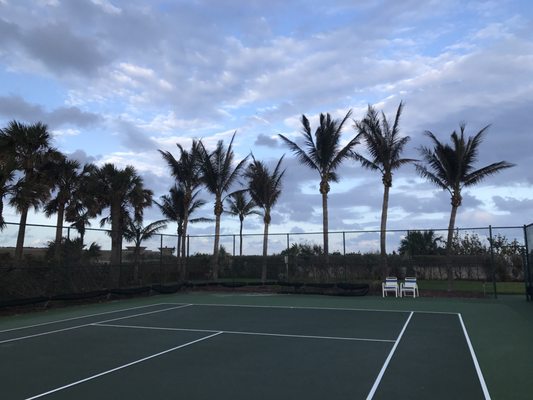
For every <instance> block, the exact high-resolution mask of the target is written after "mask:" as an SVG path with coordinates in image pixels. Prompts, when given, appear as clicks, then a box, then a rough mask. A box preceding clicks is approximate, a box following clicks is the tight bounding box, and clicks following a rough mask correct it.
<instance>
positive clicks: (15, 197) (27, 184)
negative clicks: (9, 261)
mask: <svg viewBox="0 0 533 400" xmlns="http://www.w3.org/2000/svg"><path fill="white" fill-rule="evenodd" d="M0 136H1V137H2V139H1V140H0V143H1V144H2V153H3V152H4V151H5V149H10V151H11V154H10V155H7V156H5V155H3V156H2V159H6V158H7V159H9V160H10V163H11V165H12V171H16V172H18V173H17V180H16V181H15V182H14V183H13V185H12V186H11V188H10V191H11V199H10V201H9V204H10V205H11V206H13V207H14V208H15V210H16V211H17V212H19V213H20V223H19V231H18V236H17V245H16V249H15V265H20V264H21V262H22V251H23V248H24V236H25V232H26V221H27V218H28V211H29V210H30V208H35V209H36V210H37V209H39V208H40V206H41V205H42V204H43V203H44V202H45V201H46V200H47V199H48V197H49V196H50V189H51V186H52V182H51V173H50V172H51V168H50V167H51V164H52V160H54V159H56V160H57V159H59V158H60V156H61V154H60V153H59V152H58V151H57V150H55V149H53V148H52V147H51V144H50V143H51V136H50V133H49V132H48V128H47V126H46V125H44V124H42V123H41V122H37V123H35V124H31V125H26V124H23V123H20V122H17V121H11V122H10V123H9V124H8V126H7V127H6V128H4V129H2V130H1V132H0ZM2 164H3V165H5V163H4V162H2ZM9 172H10V171H9V170H8V171H7V173H9ZM4 173H5V172H4ZM4 179H6V178H4ZM4 190H5V186H4Z"/></svg>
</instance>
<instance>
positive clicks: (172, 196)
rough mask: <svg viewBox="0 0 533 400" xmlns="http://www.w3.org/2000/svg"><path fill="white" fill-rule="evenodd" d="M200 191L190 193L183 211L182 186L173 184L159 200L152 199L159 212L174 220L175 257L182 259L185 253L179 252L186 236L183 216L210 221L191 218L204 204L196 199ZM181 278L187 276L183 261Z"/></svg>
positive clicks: (168, 219) (192, 220)
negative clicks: (175, 235)
mask: <svg viewBox="0 0 533 400" xmlns="http://www.w3.org/2000/svg"><path fill="white" fill-rule="evenodd" d="M199 193H200V191H199V190H196V191H194V192H193V193H192V196H191V200H190V201H188V204H189V207H188V209H187V212H185V189H184V188H183V187H182V186H179V185H174V186H173V187H171V188H170V191H169V193H168V194H165V195H163V196H161V197H160V202H157V201H154V203H155V204H156V205H157V206H158V207H159V209H160V210H161V213H162V214H163V216H164V217H165V218H166V221H168V222H176V224H177V228H176V233H177V235H178V243H177V251H176V253H177V257H178V259H179V258H181V259H182V261H184V259H185V256H186V253H185V252H184V253H182V254H180V253H181V251H180V249H184V250H186V249H187V247H186V236H185V232H184V229H183V226H184V224H185V216H187V219H188V223H191V224H194V223H197V222H208V221H211V220H210V219H207V218H191V215H193V213H194V212H195V211H196V210H197V209H198V208H200V207H202V206H203V205H204V204H205V201H204V200H202V199H197V196H198V195H199ZM180 274H181V278H182V280H184V279H185V278H186V276H187V266H186V263H185V262H182V263H181V271H180Z"/></svg>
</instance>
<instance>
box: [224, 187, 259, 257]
mask: <svg viewBox="0 0 533 400" xmlns="http://www.w3.org/2000/svg"><path fill="white" fill-rule="evenodd" d="M226 204H227V205H228V209H227V210H226V211H225V212H226V213H227V214H230V215H234V216H236V217H239V221H240V228H239V255H240V256H242V228H243V225H244V218H245V217H247V216H248V215H252V214H256V215H261V213H260V212H259V211H257V210H256V208H257V204H255V201H253V199H248V197H247V196H246V191H245V190H239V191H237V192H234V193H231V194H230V195H229V196H228V197H227V198H226Z"/></svg>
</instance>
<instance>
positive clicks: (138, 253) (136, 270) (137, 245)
mask: <svg viewBox="0 0 533 400" xmlns="http://www.w3.org/2000/svg"><path fill="white" fill-rule="evenodd" d="M140 258H141V242H140V241H139V242H137V243H135V250H134V253H133V260H134V263H135V264H134V267H133V280H134V281H135V282H137V280H138V279H139V259H140Z"/></svg>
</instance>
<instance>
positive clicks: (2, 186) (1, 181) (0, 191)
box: [0, 165, 14, 231]
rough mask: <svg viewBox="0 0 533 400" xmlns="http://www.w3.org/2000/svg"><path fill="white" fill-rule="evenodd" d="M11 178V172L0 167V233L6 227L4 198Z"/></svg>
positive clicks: (8, 189)
mask: <svg viewBox="0 0 533 400" xmlns="http://www.w3.org/2000/svg"><path fill="white" fill-rule="evenodd" d="M13 177H14V173H13V171H11V170H9V169H8V168H5V167H4V166H2V165H0V231H2V230H3V229H4V228H5V226H6V222H5V220H4V197H7V195H8V194H9V192H10V189H11V186H10V183H11V181H12V180H13Z"/></svg>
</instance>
